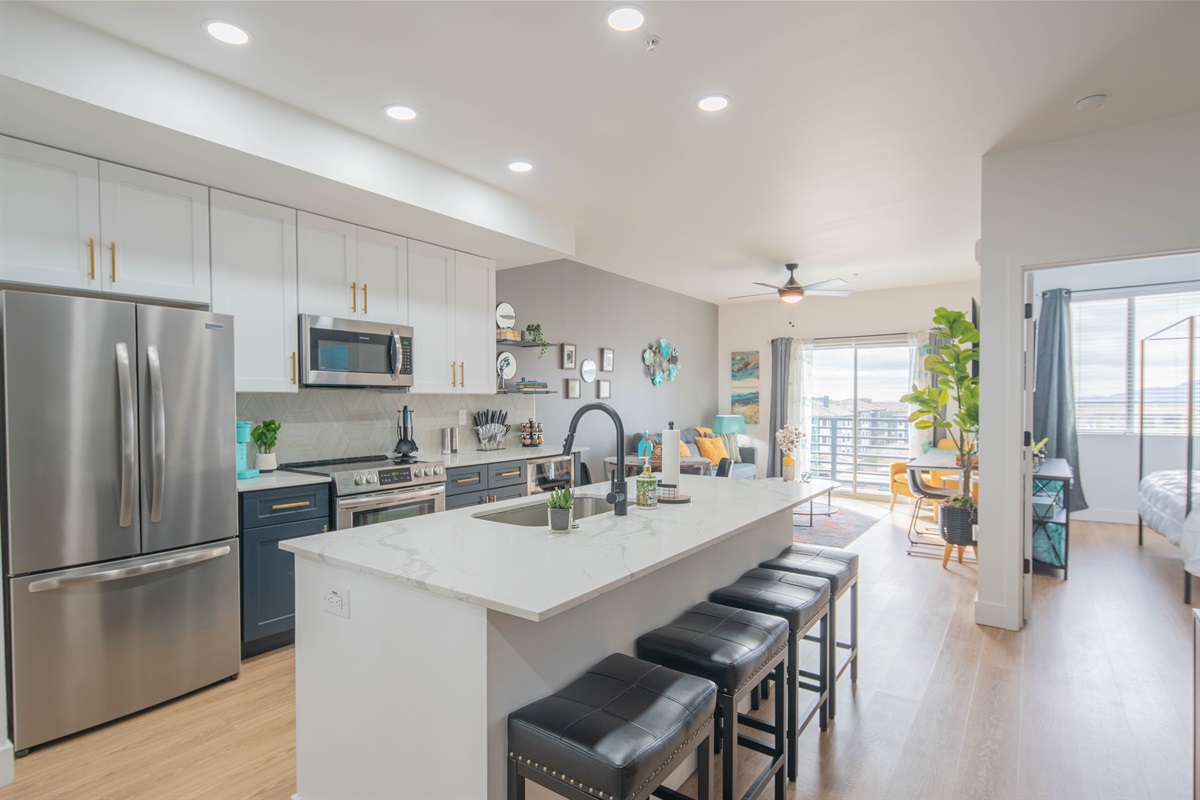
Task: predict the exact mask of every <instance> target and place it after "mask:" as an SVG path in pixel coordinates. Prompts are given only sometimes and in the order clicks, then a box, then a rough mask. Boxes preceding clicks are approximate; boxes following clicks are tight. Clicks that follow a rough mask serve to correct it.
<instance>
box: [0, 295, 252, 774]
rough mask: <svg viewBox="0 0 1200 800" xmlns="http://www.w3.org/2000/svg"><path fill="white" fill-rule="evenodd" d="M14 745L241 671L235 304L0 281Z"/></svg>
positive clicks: (33, 741)
mask: <svg viewBox="0 0 1200 800" xmlns="http://www.w3.org/2000/svg"><path fill="white" fill-rule="evenodd" d="M0 350H2V358H3V392H4V395H3V401H4V473H3V479H4V501H5V502H4V506H3V531H2V533H3V545H4V572H5V582H6V587H5V589H6V599H7V600H8V603H7V606H8V615H7V616H8V619H7V620H6V622H7V625H6V635H7V637H8V649H9V664H10V667H11V669H10V673H9V674H10V681H11V682H10V686H9V691H10V700H11V703H10V708H11V713H12V720H11V722H12V732H13V740H14V744H15V746H16V748H17V750H18V751H22V750H27V749H28V748H30V747H32V746H34V745H38V744H41V743H43V742H48V741H50V740H52V739H57V738H59V737H60V736H66V735H67V734H71V733H75V732H76V731H80V730H83V729H85V728H89V727H91V726H93V725H98V724H100V723H103V722H107V721H109V720H113V719H116V718H118V717H121V716H124V715H126V714H129V713H132V712H134V711H138V710H141V709H144V708H147V707H149V706H152V705H155V704H157V703H161V702H163V701H165V700H169V699H171V698H173V697H177V696H179V695H181V694H185V693H187V692H190V691H192V690H193V689H198V688H200V687H202V686H206V685H208V684H210V683H214V682H216V681H220V680H222V679H224V678H228V677H230V676H233V675H236V674H237V672H238V668H239V657H240V639H241V637H240V629H239V613H238V605H239V601H238V562H239V557H238V540H237V531H238V528H237V483H236V467H235V463H236V453H235V447H236V444H235V438H236V437H235V434H234V418H235V398H234V388H233V319H232V318H231V317H229V316H225V315H220V314H209V313H205V312H199V311H187V310H182V309H176V308H163V307H159V306H149V305H140V304H134V303H125V302H114V301H111V300H97V299H88V298H77V297H58V296H54V295H44V294H33V293H27V292H14V291H5V292H0Z"/></svg>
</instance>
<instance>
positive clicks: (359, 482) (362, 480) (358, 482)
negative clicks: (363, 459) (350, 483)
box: [354, 475, 367, 486]
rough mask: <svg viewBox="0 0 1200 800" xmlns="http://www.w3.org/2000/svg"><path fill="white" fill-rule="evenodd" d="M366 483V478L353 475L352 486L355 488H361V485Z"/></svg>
mask: <svg viewBox="0 0 1200 800" xmlns="http://www.w3.org/2000/svg"><path fill="white" fill-rule="evenodd" d="M366 482H367V479H366V478H364V477H363V476H362V475H355V476H354V485H355V486H362V485H363V484H364V483H366Z"/></svg>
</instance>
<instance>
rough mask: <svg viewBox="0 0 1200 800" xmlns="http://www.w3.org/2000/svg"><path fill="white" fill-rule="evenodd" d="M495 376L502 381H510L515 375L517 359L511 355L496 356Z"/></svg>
mask: <svg viewBox="0 0 1200 800" xmlns="http://www.w3.org/2000/svg"><path fill="white" fill-rule="evenodd" d="M496 374H497V375H499V376H500V377H501V378H502V379H503V380H506V381H507V380H512V376H513V375H516V374H517V358H516V356H514V355H513V354H512V353H501V354H500V355H498V356H496Z"/></svg>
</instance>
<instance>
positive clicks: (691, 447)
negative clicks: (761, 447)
mask: <svg viewBox="0 0 1200 800" xmlns="http://www.w3.org/2000/svg"><path fill="white" fill-rule="evenodd" d="M699 437H700V431H698V430H696V429H695V428H683V429H681V430H680V431H679V440H680V441H681V442H683V443H684V444H685V445H687V449H688V453H690V454H691V455H692V456H693V457H695V458H699V457H700V448H698V447H696V439H697V438H699ZM650 438H651V439H653V440H654V443H655V444H662V434H661V433H653V432H652V433H651V434H650ZM641 443H642V434H640V433H635V434H632V435H630V436H628V437H626V444H625V455H626V456H627V457H628V456H632V457H634V458H637V451H638V445H639V444H641ZM738 454H739V455H740V456H741V459H742V460H741V462H740V463H735V464H734V465H733V466H732V467H731V469H730V472H729V477H731V478H757V477H758V448H757V447H744V446H743V447H739V448H738Z"/></svg>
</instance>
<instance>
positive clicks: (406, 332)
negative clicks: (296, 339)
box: [300, 314, 413, 389]
mask: <svg viewBox="0 0 1200 800" xmlns="http://www.w3.org/2000/svg"><path fill="white" fill-rule="evenodd" d="M412 345H413V329H412V328H410V327H409V326H407V325H390V324H387V323H382V322H365V321H363V320H360V319H338V318H336V317H320V316H315V315H313V314H301V315H300V376H301V381H300V382H301V383H302V384H304V385H305V386H357V387H371V388H379V389H404V388H408V387H410V386H412V383H413V367H412V365H413V353H412Z"/></svg>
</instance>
